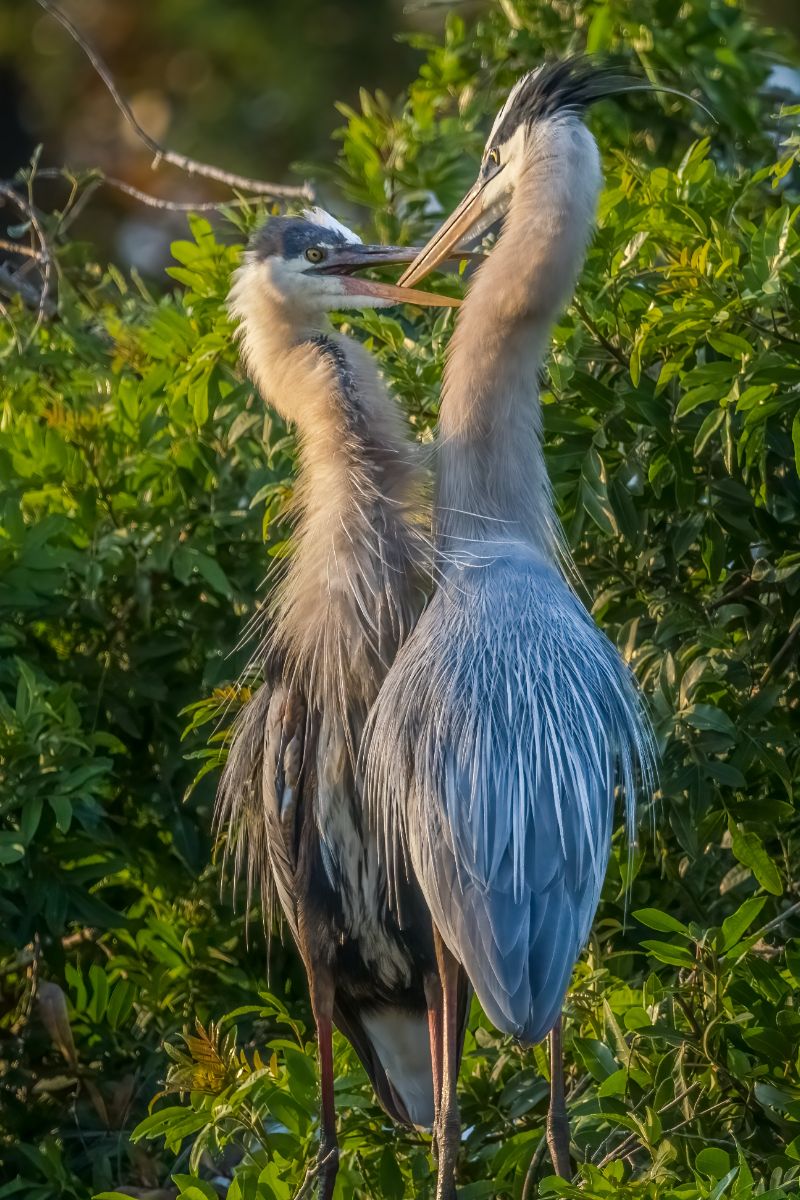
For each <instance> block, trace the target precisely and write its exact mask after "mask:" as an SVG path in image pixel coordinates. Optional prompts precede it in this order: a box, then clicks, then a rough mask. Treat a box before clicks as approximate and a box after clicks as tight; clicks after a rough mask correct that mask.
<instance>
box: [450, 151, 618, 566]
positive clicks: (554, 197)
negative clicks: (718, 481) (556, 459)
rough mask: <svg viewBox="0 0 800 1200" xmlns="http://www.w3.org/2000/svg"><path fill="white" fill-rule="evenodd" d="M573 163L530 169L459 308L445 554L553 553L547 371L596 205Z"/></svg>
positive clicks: (555, 534)
mask: <svg viewBox="0 0 800 1200" xmlns="http://www.w3.org/2000/svg"><path fill="white" fill-rule="evenodd" d="M570 165H571V164H569V163H567V166H568V167H569V166H570ZM574 165H575V166H576V167H577V165H578V164H577V162H576V164H574ZM564 167H565V163H564V161H563V160H562V161H560V162H559V161H555V160H552V159H550V160H548V159H545V161H544V162H541V161H540V162H538V163H537V162H531V163H530V164H529V165H527V166H526V167H524V168H523V170H522V171H521V174H520V177H519V179H518V181H517V184H516V186H515V190H514V193H513V197H512V200H511V204H510V207H509V210H508V212H507V215H506V219H505V222H504V226H503V231H502V233H501V235H500V237H499V239H498V241H497V244H496V246H495V248H494V249H493V250H492V252H491V254H490V256H489V258H488V260H487V261H486V262H485V263H484V264H483V265H482V266H481V267H480V269H479V270H478V271H477V272H476V275H475V278H474V281H473V283H472V285H471V287H470V289H469V293H468V295H467V298H466V300H465V301H464V303H463V305H462V306H461V309H460V311H459V315H458V319H457V322H456V328H455V332H454V334H453V339H452V342H451V345H450V352H449V356H448V361H447V365H446V367H445V373H444V380H443V385H442V403H441V412H440V417H439V439H440V446H439V454H440V460H439V489H438V494H437V536H438V541H439V545H440V548H441V550H442V551H443V552H444V553H446V554H457V553H458V548H459V545H460V544H461V543H463V542H464V541H484V542H485V541H489V542H507V541H509V540H511V541H514V542H519V541H523V542H526V543H530V544H533V545H534V546H535V547H536V548H537V549H539V550H540V551H542V552H543V553H544V554H546V555H548V556H551V557H554V556H555V554H556V543H557V540H558V537H559V534H558V521H557V518H556V515H555V511H554V506H553V500H552V493H551V488H550V481H549V478H548V475H547V471H546V468H545V463H544V455H543V452H542V428H541V411H540V403H539V388H538V374H539V370H540V368H541V366H542V362H543V360H544V356H545V353H546V349H547V344H548V338H549V335H550V330H551V327H552V325H553V322H554V320H555V318H556V317H557V315H558V313H559V311H560V310H561V308H562V307H563V305H564V303H565V302H566V300H567V299H568V297H569V295H570V294H571V292H572V289H573V287H574V284H575V280H576V277H577V274H578V271H579V269H580V265H581V262H582V259H583V254H584V248H585V245H586V241H587V238H588V234H589V231H590V229H591V221H592V216H593V213H594V205H595V202H596V189H595V190H594V191H593V192H592V194H591V195H590V196H589V197H588V199H587V188H586V186H585V185H580V184H577V183H576V180H575V179H574V178H573V171H571V170H569V169H567V170H565V169H564Z"/></svg>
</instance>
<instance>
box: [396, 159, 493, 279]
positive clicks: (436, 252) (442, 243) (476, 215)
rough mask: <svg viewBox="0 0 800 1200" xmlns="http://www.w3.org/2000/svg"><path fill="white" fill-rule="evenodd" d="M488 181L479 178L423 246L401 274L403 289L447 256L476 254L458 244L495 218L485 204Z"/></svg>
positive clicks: (427, 273)
mask: <svg viewBox="0 0 800 1200" xmlns="http://www.w3.org/2000/svg"><path fill="white" fill-rule="evenodd" d="M487 182H488V180H482V179H479V180H478V181H477V183H474V184H473V186H472V187H471V188H470V189H469V191H468V192H467V194H466V196H465V197H464V199H463V200H462V201H461V203H460V204H459V205H458V207H457V208H456V209H455V210H454V211H453V212H452V213H451V214H450V216H449V217H448V218H447V220H446V221H445V222H444V224H442V225H440V226H439V228H438V229H437V230H436V233H435V234H434V235H433V237H432V238H431V239H430V241H429V242H428V243H427V244H426V245H425V246H423V247H422V249H421V250H420V252H419V254H418V255H417V256H416V258H415V259H414V260H413V261H412V263H411V266H410V267H409V268H408V270H407V271H406V272H405V273H404V274H403V275H402V276H401V277H400V286H401V288H408V287H409V285H410V284H413V283H418V282H419V281H420V279H424V278H425V276H426V275H430V273H431V271H434V270H435V269H436V267H438V266H439V264H440V263H442V262H444V260H445V259H447V258H467V257H473V256H474V252H470V251H466V250H459V249H458V243H459V242H460V241H462V240H463V239H464V238H468V237H474V236H475V235H476V234H477V233H479V232H481V230H482V229H483V228H485V227H487V226H488V225H490V224H491V222H492V220H493V219H494V214H492V213H487V211H486V210H485V209H484V207H483V202H482V196H481V193H482V192H483V189H484V187H485V186H486V183H487Z"/></svg>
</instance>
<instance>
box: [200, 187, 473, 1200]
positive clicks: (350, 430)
mask: <svg viewBox="0 0 800 1200" xmlns="http://www.w3.org/2000/svg"><path fill="white" fill-rule="evenodd" d="M415 253H416V251H415V250H409V249H399V248H391V247H386V246H364V245H362V244H361V243H360V242H359V240H358V239H357V238H356V237H355V235H354V234H352V233H351V232H350V231H349V230H348V229H346V228H345V227H344V226H342V225H340V224H339V223H338V222H336V221H335V220H334V219H333V218H331V217H330V216H329V215H328V214H326V213H324V212H322V210H313V211H312V212H310V213H307V214H306V215H305V218H303V219H300V218H288V217H287V218H282V217H275V218H273V219H271V220H269V221H267V223H266V224H265V225H264V227H263V228H262V229H261V230H260V232H259V233H258V234H257V235H256V237H255V239H254V241H253V243H252V247H251V249H249V250H248V251H247V253H246V254H245V258H244V261H243V264H242V266H241V267H240V268H239V270H238V271H237V273H236V276H235V280H234V283H233V286H232V288H231V293H230V299H229V305H230V309H231V312H232V314H233V316H234V318H235V319H236V320H237V322H238V325H239V337H240V343H241V349H242V356H243V358H244V361H245V363H246V366H247V369H248V371H249V373H250V375H251V376H252V378H253V380H254V382H255V383H256V385H257V387H258V389H259V391H260V393H261V395H262V396H263V397H264V399H265V400H267V401H268V402H269V403H270V404H272V405H273V406H274V407H275V408H276V409H277V410H278V411H279V412H280V413H281V414H282V415H283V416H284V417H285V418H286V419H287V420H290V421H291V422H293V423H294V424H295V425H296V427H297V430H298V434H299V451H300V457H299V461H300V478H299V481H298V487H297V493H296V507H297V519H298V524H297V531H296V538H295V541H296V548H295V552H294V554H293V555H292V557H291V558H290V560H289V563H288V567H287V569H286V573H285V575H284V577H283V579H282V581H281V583H280V585H279V586H278V588H277V591H276V595H275V600H274V605H273V611H272V628H271V632H270V635H269V637H268V640H267V646H266V653H265V656H264V657H265V661H264V663H263V673H264V683H263V684H262V686H261V687H260V689H259V690H258V692H257V693H256V695H255V696H254V697H253V698H252V699H251V700H250V701H249V702H248V703H247V705H246V706H245V708H244V709H243V711H242V713H241V715H240V717H239V719H238V720H237V723H236V726H235V730H234V736H233V739H232V743H231V747H230V753H229V758H228V762H227V765H226V768H225V771H224V774H223V778H222V781H221V785H220V794H219V799H218V809H217V821H218V824H219V825H220V826H221V827H225V828H226V829H227V830H228V851H227V852H228V853H229V854H231V855H232V856H233V858H234V862H235V866H236V870H237V872H238V870H239V869H240V868H242V867H245V869H246V871H247V875H248V885H249V889H252V886H253V884H254V883H255V882H256V881H258V882H260V886H261V896H262V904H263V911H264V919H265V922H266V923H267V925H268V927H269V925H270V924H271V920H272V912H273V904H274V899H275V897H277V900H278V902H279V904H280V907H281V909H282V911H283V914H284V916H285V918H286V920H287V922H288V924H289V927H290V929H291V931H292V934H293V936H294V939H295V941H296V943H297V945H298V948H299V950H300V953H301V956H302V958H303V961H304V964H305V967H306V970H307V973H308V978H309V988H310V993H311V1003H312V1009H313V1013H314V1018H315V1020H316V1025H317V1032H318V1039H319V1059H320V1076H321V1093H322V1110H321V1139H320V1153H319V1159H318V1165H317V1172H318V1194H319V1197H320V1200H330V1196H331V1194H332V1191H333V1186H334V1180H335V1176H336V1170H337V1166H338V1149H337V1142H336V1127H335V1111H334V1099H333V1062H332V1046H331V1035H332V1023H333V1024H335V1025H337V1026H338V1028H339V1029H340V1030H341V1031H342V1032H343V1033H344V1034H345V1035H346V1036H347V1037H348V1038H349V1040H350V1041H351V1043H352V1044H353V1046H354V1048H355V1050H356V1053H357V1054H358V1056H359V1058H360V1059H361V1062H362V1063H363V1065H364V1067H365V1068H366V1070H367V1073H368V1074H369V1077H370V1079H371V1080H372V1083H373V1085H374V1087H375V1091H376V1094H377V1096H378V1098H379V1100H380V1101H381V1103H382V1105H383V1107H384V1109H385V1110H386V1111H387V1113H389V1114H390V1115H391V1116H392V1117H393V1118H395V1120H397V1121H399V1122H402V1123H405V1124H416V1125H421V1126H430V1125H431V1124H432V1122H433V1116H434V1107H433V1095H434V1087H433V1082H432V1074H431V1058H430V1048H429V1033H428V1010H431V1011H433V1012H436V1011H437V1007H438V1005H439V999H438V994H437V980H438V977H437V972H436V961H435V957H434V949H433V940H432V928H431V923H430V916H429V914H428V913H427V910H426V909H425V907H424V904H423V903H422V901H421V897H420V895H419V891H418V889H417V888H416V886H415V885H414V884H413V883H409V884H407V885H405V886H403V887H402V889H401V895H400V897H399V902H400V904H399V909H398V910H397V912H398V913H399V915H397V916H396V915H395V913H394V912H393V911H392V910H391V909H390V907H389V905H388V902H387V892H386V874H385V869H384V865H383V863H382V861H381V857H380V854H379V846H378V841H377V837H376V835H375V832H374V831H373V830H371V829H370V828H369V826H368V822H367V820H366V810H365V806H364V804H363V803H362V798H361V793H360V790H359V787H358V785H357V782H356V762H357V755H358V750H359V747H360V742H361V734H362V729H363V726H364V722H365V720H366V716H367V712H368V710H369V707H370V705H371V704H372V702H373V701H374V699H375V697H376V695H377V693H378V689H379V686H380V683H381V681H382V679H383V677H384V675H385V673H386V670H387V668H388V666H389V664H390V663H391V662H392V660H393V658H394V655H395V653H396V651H397V648H398V646H399V645H400V644H401V643H402V641H403V640H404V638H405V637H406V635H407V634H408V633H409V631H410V629H411V628H412V626H413V623H414V621H415V619H416V617H417V614H418V612H419V609H420V607H421V601H422V599H423V596H422V592H421V580H422V575H421V570H420V568H421V563H422V559H423V551H424V544H423V539H422V538H421V534H420V532H419V530H418V527H417V526H416V525H415V521H414V519H413V517H412V508H413V505H414V502H415V492H416V490H417V489H418V487H419V483H420V472H419V468H418V466H417V465H415V463H416V459H415V454H414V447H413V444H412V443H411V441H410V439H409V438H408V437H407V436H406V435H405V434H404V432H403V428H402V425H401V422H400V419H399V416H398V414H397V411H396V409H395V405H394V403H393V402H392V400H391V399H390V397H389V395H388V393H387V391H386V388H385V386H384V384H383V382H382V380H381V378H380V375H379V374H378V371H377V369H376V366H375V364H374V362H373V360H372V358H371V356H370V355H369V354H368V353H367V351H366V350H365V348H364V347H363V346H361V345H360V344H359V343H358V342H357V341H355V339H352V338H348V337H344V336H342V335H340V334H337V333H336V332H334V330H333V329H332V327H331V325H330V322H329V320H328V316H327V314H328V312H329V311H330V310H331V309H337V310H338V309H346V308H365V307H381V306H384V305H386V304H389V303H395V304H396V303H397V302H398V301H403V302H405V301H406V300H411V301H416V302H417V303H425V304H453V303H456V302H455V301H453V300H450V299H449V298H447V297H442V296H433V295H429V294H427V293H421V292H419V293H415V292H413V291H412V292H409V291H407V290H406V289H402V290H401V289H399V288H398V287H397V286H395V285H391V284H386V283H378V282H374V281H371V280H365V279H360V278H357V277H355V275H354V274H353V273H354V272H355V271H357V270H360V269H363V268H364V267H371V266H376V265H381V264H383V263H391V262H406V263H407V262H409V261H410V260H411V259H412V258H413V257H414V255H415ZM465 999H466V992H465V991H464V993H463V994H462V996H461V997H460V999H459V1001H458V1003H459V1004H460V1005H461V1006H462V1008H464V1007H465Z"/></svg>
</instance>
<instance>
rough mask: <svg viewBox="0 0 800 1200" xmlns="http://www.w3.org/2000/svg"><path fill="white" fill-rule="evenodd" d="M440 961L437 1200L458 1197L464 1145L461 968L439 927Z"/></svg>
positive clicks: (437, 943)
mask: <svg viewBox="0 0 800 1200" xmlns="http://www.w3.org/2000/svg"><path fill="white" fill-rule="evenodd" d="M433 936H434V943H435V945H436V960H437V962H438V964H439V978H440V980H441V984H442V1090H441V1101H440V1104H439V1113H438V1120H437V1125H436V1142H437V1147H438V1151H439V1174H438V1177H437V1180H436V1200H456V1197H457V1193H456V1161H457V1159H458V1151H459V1147H460V1145H461V1118H460V1116H459V1111H458V1097H457V1095H456V1083H457V1080H458V1019H459V1011H458V982H459V972H460V967H459V964H458V962H457V960H456V959H455V958H454V957H453V955H452V954H451V953H450V951H449V950H448V949H447V947H446V946H445V944H444V942H443V941H442V939H441V937H440V936H439V932H438V930H436V929H434V931H433Z"/></svg>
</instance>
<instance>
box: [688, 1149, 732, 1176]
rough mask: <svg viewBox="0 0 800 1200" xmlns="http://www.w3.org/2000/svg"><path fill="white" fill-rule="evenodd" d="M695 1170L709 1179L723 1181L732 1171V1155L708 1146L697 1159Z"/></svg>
mask: <svg viewBox="0 0 800 1200" xmlns="http://www.w3.org/2000/svg"><path fill="white" fill-rule="evenodd" d="M694 1169H695V1171H697V1172H699V1174H700V1175H707V1176H708V1178H709V1179H722V1178H723V1176H725V1175H727V1174H728V1172H729V1171H730V1169H731V1158H730V1155H729V1154H727V1153H726V1151H725V1150H720V1149H718V1148H717V1147H716V1146H708V1147H706V1149H705V1150H701V1151H700V1153H699V1154H698V1155H697V1157H696V1158H695V1160H694Z"/></svg>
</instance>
